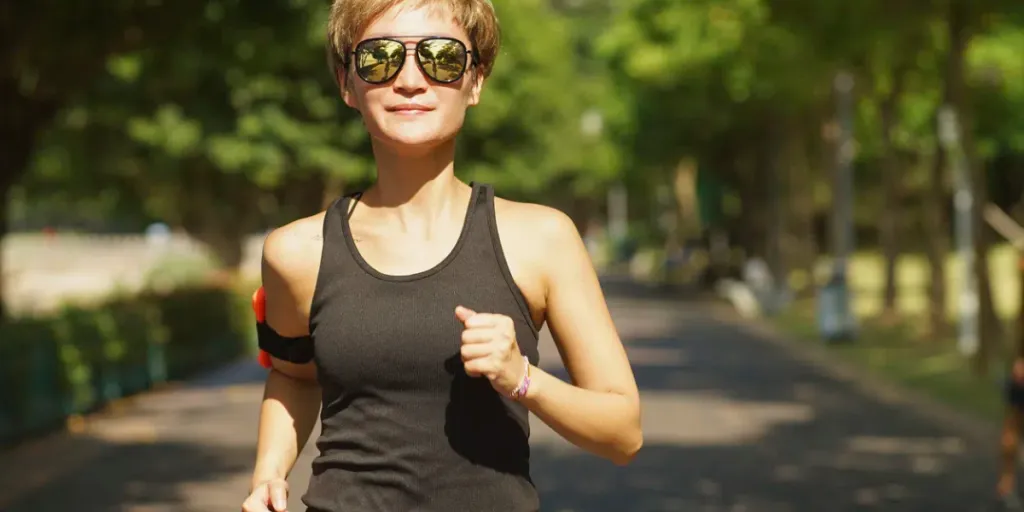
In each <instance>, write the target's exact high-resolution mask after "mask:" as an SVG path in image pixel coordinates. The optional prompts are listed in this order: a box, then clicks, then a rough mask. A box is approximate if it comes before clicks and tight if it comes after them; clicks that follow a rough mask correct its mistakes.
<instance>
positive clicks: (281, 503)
mask: <svg viewBox="0 0 1024 512" xmlns="http://www.w3.org/2000/svg"><path fill="white" fill-rule="evenodd" d="M270 499H271V504H272V505H274V510H275V511H276V512H287V509H288V483H287V482H284V481H281V480H275V481H273V482H271V483H270Z"/></svg>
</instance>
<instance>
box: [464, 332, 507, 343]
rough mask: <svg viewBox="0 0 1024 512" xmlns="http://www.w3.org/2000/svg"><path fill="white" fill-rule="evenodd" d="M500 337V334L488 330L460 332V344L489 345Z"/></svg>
mask: <svg viewBox="0 0 1024 512" xmlns="http://www.w3.org/2000/svg"><path fill="white" fill-rule="evenodd" d="M500 337H501V336H500V333H498V332H497V331H496V330H494V329H490V328H476V329H466V330H464V331H462V344H463V345H466V344H472V343H489V342H491V341H492V340H495V339H499V338H500Z"/></svg>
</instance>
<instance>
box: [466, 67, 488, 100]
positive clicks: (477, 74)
mask: <svg viewBox="0 0 1024 512" xmlns="http://www.w3.org/2000/svg"><path fill="white" fill-rule="evenodd" d="M467 78H469V79H470V80H471V83H470V85H469V102H468V104H469V106H471V107H472V106H475V105H476V104H478V103H480V94H481V93H483V89H484V81H485V79H484V71H483V68H482V67H480V66H474V67H473V70H472V71H471V72H470V73H469V76H468V77H467Z"/></svg>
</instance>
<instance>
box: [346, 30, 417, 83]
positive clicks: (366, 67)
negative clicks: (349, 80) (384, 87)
mask: <svg viewBox="0 0 1024 512" xmlns="http://www.w3.org/2000/svg"><path fill="white" fill-rule="evenodd" d="M355 53H356V73H358V74H359V77H360V78H362V79H363V80H366V81H367V82H370V83H375V84H379V83H383V82H387V81H388V80H391V79H392V78H394V76H395V74H397V73H398V70H399V69H401V68H402V61H403V60H404V59H405V46H404V45H403V44H402V43H400V42H398V41H388V40H375V41H365V42H363V43H360V44H359V46H357V47H356V51H355Z"/></svg>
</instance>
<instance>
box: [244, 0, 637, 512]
mask: <svg viewBox="0 0 1024 512" xmlns="http://www.w3.org/2000/svg"><path fill="white" fill-rule="evenodd" d="M328 40H329V42H328V48H329V50H330V53H331V68H332V71H333V72H334V73H335V76H336V78H337V80H338V84H339V89H340V93H341V96H342V98H343V100H344V102H345V104H346V105H348V106H349V107H351V108H353V109H355V110H356V111H358V112H359V114H360V115H361V116H362V119H363V122H364V124H365V126H366V129H367V130H368V132H369V134H370V136H371V139H372V147H373V155H374V158H375V163H376V170H377V177H376V181H375V183H374V184H373V185H372V186H370V187H369V188H368V189H366V190H365V191H363V192H360V193H355V194H349V195H345V196H343V197H341V198H339V199H338V200H336V201H335V202H334V203H333V204H332V205H331V206H330V207H329V208H328V209H327V210H326V211H324V212H321V213H320V214H318V215H315V216H312V217H308V218H303V219H299V220H296V221H294V222H292V223H290V224H287V225H285V226H283V227H280V228H277V229H275V230H273V231H272V232H271V233H270V234H269V235H268V237H267V239H266V241H265V243H264V248H263V270H262V278H263V286H262V288H261V290H260V292H261V293H263V295H262V297H264V300H265V308H258V310H257V311H258V313H262V314H258V317H257V319H258V321H259V322H258V324H257V327H258V332H259V339H260V347H261V349H262V350H263V351H264V353H265V354H269V356H270V357H269V362H268V363H267V364H268V365H269V366H270V367H271V370H270V372H269V374H268V376H267V383H266V390H265V396H264V400H263V403H262V406H261V411H260V425H259V438H258V441H257V459H256V464H255V469H254V473H253V477H252V488H251V494H250V495H249V497H248V498H247V499H245V500H244V503H243V504H242V508H243V510H245V511H249V512H254V511H267V510H277V511H282V510H286V509H287V494H288V484H287V482H286V478H287V476H288V474H289V472H290V471H291V469H292V466H293V465H294V463H295V460H296V458H297V456H298V454H299V452H300V451H301V450H302V448H303V445H304V444H305V442H306V440H307V438H308V437H309V435H310V433H311V431H312V429H313V427H314V424H315V422H316V418H317V415H318V411H321V409H322V412H320V414H319V416H320V421H321V430H322V432H321V435H320V437H319V439H318V440H317V448H318V449H319V452H320V453H319V456H318V457H317V458H316V459H315V461H314V462H313V468H312V469H313V476H312V480H311V482H310V484H309V488H308V489H307V490H306V492H305V494H303V496H302V501H303V503H305V504H306V506H307V507H308V509H309V510H310V512H326V511H345V512H358V511H370V510H374V511H389V512H399V511H407V510H420V511H422V510H434V511H446V512H447V511H451V510H474V511H475V510H503V511H534V510H539V508H540V504H539V498H538V494H537V491H536V489H535V487H534V484H533V482H532V480H531V477H530V467H529V460H530V446H529V422H528V418H529V414H530V413H532V414H535V415H537V416H538V417H539V418H540V419H541V420H542V421H544V422H545V423H546V424H547V425H549V426H550V427H551V428H552V429H553V430H554V431H556V432H557V433H559V434H560V435H562V436H563V437H564V438H566V439H567V440H569V441H570V442H572V443H574V444H575V445H577V446H579V447H581V448H582V449H585V450H587V451H589V452H591V453H593V454H596V455H598V456H601V457H604V458H607V459H609V460H611V461H613V462H615V463H617V464H626V463H628V462H629V461H630V460H632V458H633V457H634V456H635V454H636V453H637V451H638V450H639V449H640V446H641V444H642V433H641V427H640V404H639V394H638V391H637V386H636V382H635V379H634V376H633V373H632V370H631V368H630V365H629V362H628V359H627V358H626V354H625V351H624V349H623V345H622V342H621V341H620V339H619V336H618V334H617V332H616V330H615V326H614V325H613V323H612V320H611V318H610V314H609V312H608V308H607V305H606V303H605V300H604V296H603V293H602V290H601V288H600V285H599V282H598V279H597V276H596V273H595V271H594V267H593V265H592V263H591V261H590V259H589V257H588V254H587V252H586V248H585V246H584V244H583V242H582V240H581V238H580V235H579V233H578V232H577V230H576V228H575V226H574V225H573V223H572V222H571V221H570V220H569V218H568V217H567V216H566V215H564V214H563V213H561V212H559V211H557V210H554V209H551V208H548V207H545V206H541V205H536V204H528V203H518V202H512V201H507V200H504V199H500V198H496V197H495V196H494V192H493V189H492V188H491V187H490V186H487V185H484V184H479V183H472V184H466V183H464V182H462V181H461V180H459V179H458V178H456V176H455V164H454V154H455V144H456V136H457V134H458V132H459V131H460V130H461V128H462V126H463V121H464V118H465V115H466V110H467V108H469V107H471V106H473V105H476V104H477V102H478V101H480V97H481V93H482V91H483V90H484V85H485V79H486V78H487V77H488V76H489V74H490V72H491V69H492V66H493V65H494V63H495V58H496V56H497V55H498V48H499V26H498V21H497V19H496V16H495V13H494V11H493V7H492V5H491V4H490V2H489V1H487V0H434V1H430V0H425V1H404V2H400V1H397V0H336V1H335V2H334V4H333V7H332V9H331V13H330V20H329V27H328ZM552 58H557V57H556V56H552ZM521 108H529V105H522V106H521ZM545 323H547V325H548V327H549V328H550V331H551V333H552V334H553V336H554V338H555V340H556V343H557V345H558V349H559V353H560V355H561V357H562V361H563V363H564V364H565V366H566V368H567V369H568V372H569V374H570V377H571V379H572V384H570V383H567V382H564V381H562V380H560V379H558V378H556V377H554V376H552V375H550V374H548V373H546V372H544V371H543V370H541V369H539V368H538V367H537V366H536V365H537V364H538V348H537V343H538V332H539V329H540V328H541V326H542V325H543V324H545Z"/></svg>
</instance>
